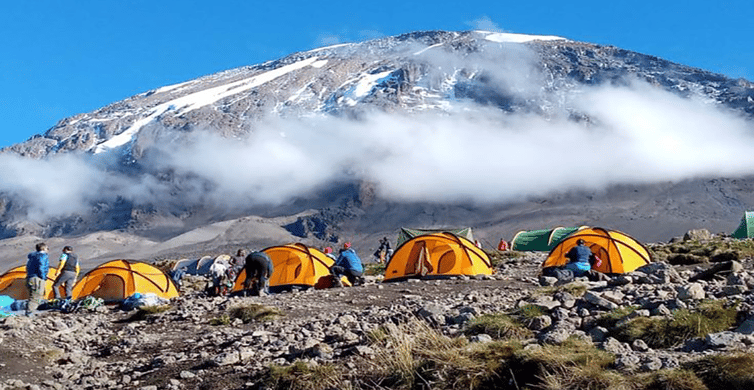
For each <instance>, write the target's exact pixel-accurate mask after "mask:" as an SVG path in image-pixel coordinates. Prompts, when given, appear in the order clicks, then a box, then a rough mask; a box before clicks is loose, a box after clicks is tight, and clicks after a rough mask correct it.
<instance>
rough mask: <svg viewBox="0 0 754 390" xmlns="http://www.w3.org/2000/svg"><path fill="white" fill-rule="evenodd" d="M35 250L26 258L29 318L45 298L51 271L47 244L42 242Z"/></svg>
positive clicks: (27, 310) (27, 312)
mask: <svg viewBox="0 0 754 390" xmlns="http://www.w3.org/2000/svg"><path fill="white" fill-rule="evenodd" d="M35 249H36V251H35V252H31V253H29V255H28V256H26V258H27V260H26V288H27V289H28V290H29V302H28V303H27V305H26V315H27V316H30V315H31V313H32V312H34V310H37V307H39V304H40V303H41V301H42V299H43V298H44V296H45V282H46V281H47V272H48V271H49V270H50V261H49V258H48V257H47V244H45V243H43V242H40V243H39V244H37V245H36V248H35Z"/></svg>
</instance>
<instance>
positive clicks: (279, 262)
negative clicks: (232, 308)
mask: <svg viewBox="0 0 754 390" xmlns="http://www.w3.org/2000/svg"><path fill="white" fill-rule="evenodd" d="M263 252H264V253H266V254H267V256H270V259H272V266H273V271H272V275H271V276H270V280H269V283H270V292H280V291H284V290H286V289H290V288H291V287H304V288H309V287H314V288H327V287H331V286H332V276H331V275H330V267H332V265H333V264H334V263H335V261H334V260H333V259H331V258H330V257H328V256H327V255H326V254H324V253H322V251H320V250H318V249H315V248H312V247H309V246H306V245H304V244H301V243H297V244H287V245H280V246H272V247H269V248H267V249H265V250H264V251H263ZM244 280H246V270H241V272H239V274H238V277H237V278H236V282H235V284H234V285H233V291H242V290H243V282H244ZM344 284H345V282H344Z"/></svg>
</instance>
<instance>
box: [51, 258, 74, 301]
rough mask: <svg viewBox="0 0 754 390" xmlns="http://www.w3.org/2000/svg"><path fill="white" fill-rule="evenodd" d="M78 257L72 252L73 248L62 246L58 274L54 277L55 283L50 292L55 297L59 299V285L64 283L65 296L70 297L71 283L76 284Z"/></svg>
mask: <svg viewBox="0 0 754 390" xmlns="http://www.w3.org/2000/svg"><path fill="white" fill-rule="evenodd" d="M79 271H81V268H80V267H79V257H78V256H76V254H75V253H73V248H72V247H70V246H65V247H63V253H62V254H61V255H60V260H59V263H58V275H57V278H55V283H54V284H53V285H52V292H53V293H54V294H55V299H60V286H62V285H65V298H66V299H71V297H72V294H71V293H72V291H73V285H74V284H76V279H78V277H79Z"/></svg>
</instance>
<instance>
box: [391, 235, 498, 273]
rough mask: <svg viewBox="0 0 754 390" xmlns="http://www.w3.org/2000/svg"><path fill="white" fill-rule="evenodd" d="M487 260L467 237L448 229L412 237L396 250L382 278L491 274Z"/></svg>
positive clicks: (482, 252) (488, 260)
mask: <svg viewBox="0 0 754 390" xmlns="http://www.w3.org/2000/svg"><path fill="white" fill-rule="evenodd" d="M491 274H492V266H491V264H490V259H489V257H488V256H487V254H486V253H484V251H482V250H481V249H479V248H477V247H476V245H474V243H473V242H471V241H469V240H468V239H466V238H463V237H459V236H456V235H454V234H452V233H448V232H440V233H432V234H426V235H423V236H418V237H414V238H412V239H411V240H409V241H406V242H404V243H403V244H402V245H401V246H399V247H398V249H396V251H395V253H393V256H392V257H391V258H390V261H388V263H387V268H386V269H385V281H391V280H392V281H394V280H402V279H407V278H432V277H445V276H454V275H469V276H472V275H491Z"/></svg>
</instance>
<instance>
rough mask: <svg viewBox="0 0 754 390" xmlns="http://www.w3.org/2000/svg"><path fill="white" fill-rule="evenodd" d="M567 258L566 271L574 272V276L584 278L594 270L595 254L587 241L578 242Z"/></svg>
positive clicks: (567, 254)
mask: <svg viewBox="0 0 754 390" xmlns="http://www.w3.org/2000/svg"><path fill="white" fill-rule="evenodd" d="M565 256H566V258H568V264H566V269H569V270H571V271H573V276H576V277H579V276H584V275H585V274H587V273H589V271H590V270H591V269H592V262H593V261H594V253H592V250H591V249H589V247H587V246H586V241H584V240H583V239H581V238H579V240H578V241H576V246H575V247H573V248H571V250H569V251H568V253H566V255H565Z"/></svg>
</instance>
